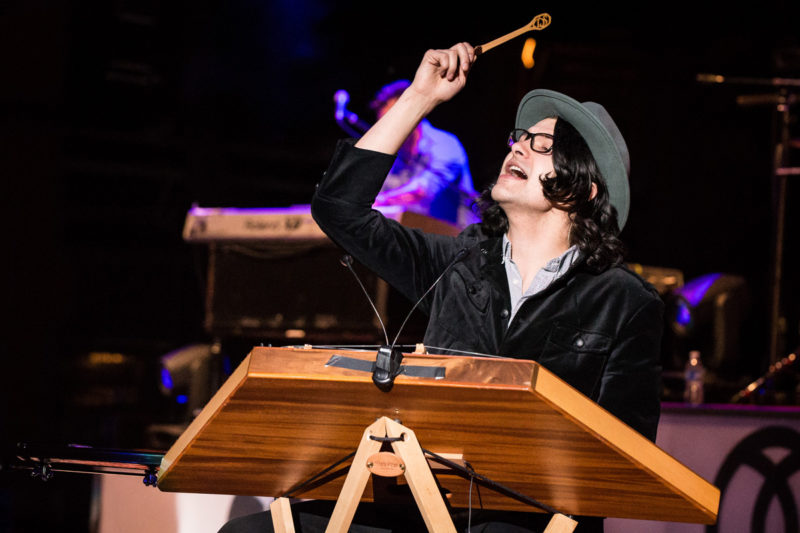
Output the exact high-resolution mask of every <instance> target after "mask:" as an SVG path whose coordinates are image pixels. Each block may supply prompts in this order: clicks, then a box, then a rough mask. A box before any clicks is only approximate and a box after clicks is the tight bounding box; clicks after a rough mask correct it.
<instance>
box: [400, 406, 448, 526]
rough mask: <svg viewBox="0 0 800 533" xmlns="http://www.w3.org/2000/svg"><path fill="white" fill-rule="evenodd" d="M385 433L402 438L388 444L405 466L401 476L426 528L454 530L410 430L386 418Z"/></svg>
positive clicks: (426, 461)
mask: <svg viewBox="0 0 800 533" xmlns="http://www.w3.org/2000/svg"><path fill="white" fill-rule="evenodd" d="M386 436H387V437H391V438H397V437H403V440H402V441H397V442H393V443H392V449H394V451H395V453H396V454H397V455H398V456H399V457H400V458H401V459H402V460H403V463H405V465H406V470H405V477H406V481H407V482H408V486H409V487H410V488H411V493H412V494H413V495H414V499H415V500H416V502H417V506H418V507H419V510H420V511H421V512H422V518H423V519H424V520H425V525H426V526H427V527H428V531H430V532H433V533H440V532H441V533H456V528H455V526H454V525H453V520H452V518H450V513H449V512H448V510H447V506H446V505H445V504H444V500H443V499H442V494H441V492H439V488H438V487H437V486H436V480H435V479H433V474H432V473H431V469H430V467H429V466H428V460H427V459H425V455H424V454H423V453H422V448H421V447H420V445H419V442H418V441H417V437H416V435H415V434H414V432H413V431H411V430H410V429H408V428H407V427H405V426H402V425H400V424H398V423H397V422H394V421H392V420H389V419H388V418H387V419H386Z"/></svg>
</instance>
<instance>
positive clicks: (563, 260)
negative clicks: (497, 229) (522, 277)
mask: <svg viewBox="0 0 800 533" xmlns="http://www.w3.org/2000/svg"><path fill="white" fill-rule="evenodd" d="M579 255H580V249H579V248H578V246H577V245H576V244H573V245H572V246H570V247H569V248H567V251H565V252H564V253H563V254H561V255H559V256H558V257H554V258H553V259H551V260H550V261H548V262H547V264H546V265H544V266H543V267H542V270H545V271H547V272H559V271H561V270H563V267H564V266H567V267H569V266H571V265H572V264H573V263H574V262H575V261H576V260H577V259H578V256H579ZM508 261H511V241H510V240H508V234H507V233H506V234H503V260H502V263H503V264H506V263H507V262H508Z"/></svg>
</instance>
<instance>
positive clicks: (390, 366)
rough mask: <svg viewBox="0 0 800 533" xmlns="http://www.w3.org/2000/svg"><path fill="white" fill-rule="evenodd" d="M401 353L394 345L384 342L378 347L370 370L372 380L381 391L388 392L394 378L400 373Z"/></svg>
mask: <svg viewBox="0 0 800 533" xmlns="http://www.w3.org/2000/svg"><path fill="white" fill-rule="evenodd" d="M402 361H403V353H402V352H401V351H400V350H399V349H398V348H395V347H394V346H388V345H386V344H384V345H383V346H381V347H380V348H379V349H378V356H377V357H376V359H375V368H374V369H373V371H372V382H373V383H375V386H376V387H378V388H379V389H380V390H382V391H383V392H389V391H390V390H392V387H393V386H394V378H395V377H397V375H398V374H400V370H401V366H400V363H401V362H402Z"/></svg>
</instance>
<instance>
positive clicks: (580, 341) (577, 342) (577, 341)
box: [575, 337, 585, 348]
mask: <svg viewBox="0 0 800 533" xmlns="http://www.w3.org/2000/svg"><path fill="white" fill-rule="evenodd" d="M584 344H585V343H584V342H583V339H582V338H580V337H578V338H577V339H575V346H577V347H578V348H583V345H584Z"/></svg>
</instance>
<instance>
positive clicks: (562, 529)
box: [544, 514, 578, 533]
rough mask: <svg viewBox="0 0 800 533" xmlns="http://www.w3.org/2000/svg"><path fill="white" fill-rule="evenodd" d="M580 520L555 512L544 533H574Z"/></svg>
mask: <svg viewBox="0 0 800 533" xmlns="http://www.w3.org/2000/svg"><path fill="white" fill-rule="evenodd" d="M577 525H578V522H576V521H575V520H573V519H572V518H570V517H568V516H566V515H563V514H554V515H553V518H551V519H550V522H549V523H548V524H547V527H546V528H545V529H544V533H572V532H573V531H575V527H576V526H577Z"/></svg>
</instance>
